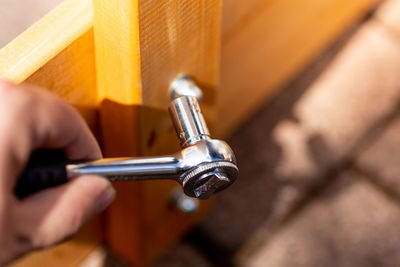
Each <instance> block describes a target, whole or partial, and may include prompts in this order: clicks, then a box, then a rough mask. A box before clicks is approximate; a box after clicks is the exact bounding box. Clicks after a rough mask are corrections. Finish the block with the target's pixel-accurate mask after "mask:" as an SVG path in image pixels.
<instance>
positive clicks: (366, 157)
mask: <svg viewBox="0 0 400 267" xmlns="http://www.w3.org/2000/svg"><path fill="white" fill-rule="evenodd" d="M357 165H358V166H359V168H360V169H362V170H364V171H366V172H368V173H371V174H374V176H375V179H377V181H378V182H379V183H380V184H382V185H384V186H385V187H387V188H390V189H391V190H393V191H395V192H397V194H399V195H400V179H399V178H400V118H398V119H397V120H396V121H394V122H393V123H392V124H391V125H390V126H389V127H388V128H387V129H386V130H385V131H384V133H383V134H382V136H381V137H380V138H378V139H377V140H376V141H375V142H374V143H373V144H371V145H370V146H369V147H368V148H367V149H366V150H365V151H364V152H363V153H362V154H361V155H360V157H359V158H358V160H357Z"/></svg>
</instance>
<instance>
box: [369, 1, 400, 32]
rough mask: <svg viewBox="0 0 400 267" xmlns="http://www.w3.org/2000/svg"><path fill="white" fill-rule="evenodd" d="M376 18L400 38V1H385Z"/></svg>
mask: <svg viewBox="0 0 400 267" xmlns="http://www.w3.org/2000/svg"><path fill="white" fill-rule="evenodd" d="M375 17H376V18H377V19H378V20H380V21H381V22H382V23H383V24H384V25H385V26H387V27H389V29H390V30H393V31H395V32H394V33H395V34H398V36H400V0H387V1H385V2H384V3H383V4H382V6H381V7H380V8H379V9H378V11H377V12H376V15H375Z"/></svg>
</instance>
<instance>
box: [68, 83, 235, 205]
mask: <svg viewBox="0 0 400 267" xmlns="http://www.w3.org/2000/svg"><path fill="white" fill-rule="evenodd" d="M185 80H186V82H187V83H190V85H188V84H186V85H185V82H184V81H182V80H181V81H180V83H179V84H180V86H183V87H185V88H186V89H187V88H189V87H192V88H193V87H194V84H195V83H194V82H193V81H192V80H189V78H188V77H185ZM175 86H176V83H175ZM196 88H197V87H196ZM178 89H179V88H178ZM183 91H185V90H183ZM186 91H187V90H186ZM172 95H175V96H178V97H177V98H176V99H173V100H172V103H171V105H170V107H169V111H170V115H171V118H172V121H173V124H174V126H175V130H176V132H177V135H178V138H179V141H180V144H181V147H182V150H181V151H179V152H177V153H175V154H173V155H166V156H160V157H146V158H117V159H102V160H99V161H93V162H86V163H81V164H68V165H67V174H68V176H69V177H74V176H77V175H81V174H97V175H101V176H104V177H106V178H107V179H109V180H111V181H131V180H151V179H172V180H175V181H177V182H179V183H180V184H181V185H182V187H183V190H184V192H185V194H186V195H188V196H190V197H197V198H200V199H207V198H209V197H210V196H211V195H213V194H214V193H216V192H218V191H221V190H223V189H225V188H226V187H228V186H229V185H231V184H232V183H233V182H234V181H235V180H236V178H237V176H238V168H237V165H236V159H235V155H234V153H233V151H232V150H231V148H230V147H229V146H228V144H226V143H225V142H224V141H221V140H215V139H212V138H211V136H210V132H209V130H208V127H207V124H206V122H205V119H204V117H203V114H202V112H201V109H200V105H199V103H198V100H197V98H196V97H195V96H180V95H179V94H178V93H177V92H176V93H174V94H172Z"/></svg>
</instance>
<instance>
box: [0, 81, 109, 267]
mask: <svg viewBox="0 0 400 267" xmlns="http://www.w3.org/2000/svg"><path fill="white" fill-rule="evenodd" d="M38 148H49V149H62V150H63V151H64V152H65V153H66V155H67V158H68V159H69V160H83V159H85V160H94V159H98V158H100V157H101V152H100V149H99V146H98V144H97V142H96V140H95V139H94V137H93V135H92V134H91V133H90V131H89V129H88V127H87V126H86V124H85V122H84V121H83V119H82V118H81V117H80V115H79V114H78V112H77V111H76V110H75V109H74V108H72V107H71V106H70V105H68V104H67V103H65V102H63V101H62V100H60V99H58V98H57V97H55V96H53V95H52V94H50V93H48V92H46V91H45V90H42V89H38V88H35V87H33V86H29V85H19V86H17V85H13V84H11V83H8V82H4V81H1V80H0V266H3V265H5V264H7V263H8V262H10V261H12V260H13V259H16V258H17V257H19V256H21V255H23V254H25V253H27V252H29V251H32V250H35V249H41V248H46V247H49V246H52V245H54V244H57V243H59V242H62V241H64V240H65V239H66V238H68V237H70V236H71V235H73V234H74V233H76V232H77V231H78V230H79V229H80V228H81V226H82V225H83V224H84V223H85V222H87V220H88V219H89V218H91V217H92V216H94V215H95V214H97V213H99V212H101V211H102V210H104V209H105V208H106V207H107V206H108V205H109V204H110V203H111V202H112V201H113V199H114V197H115V191H114V189H113V188H112V186H111V184H110V182H109V181H107V180H106V179H103V178H101V177H97V176H80V177H77V178H76V179H74V180H72V181H71V182H69V183H68V184H65V185H62V186H59V187H56V188H52V189H47V190H43V191H41V192H38V193H36V194H34V195H32V196H29V197H27V198H24V199H22V200H19V199H17V198H16V197H15V195H14V187H15V184H16V180H17V178H18V177H19V174H20V173H21V172H22V171H23V169H24V167H25V165H26V163H27V161H28V160H29V157H30V154H31V152H32V151H33V150H35V149H38Z"/></svg>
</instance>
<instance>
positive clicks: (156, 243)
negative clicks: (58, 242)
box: [93, 0, 221, 265]
mask: <svg viewBox="0 0 400 267" xmlns="http://www.w3.org/2000/svg"><path fill="white" fill-rule="evenodd" d="M93 3H94V27H95V41H96V55H97V73H98V86H99V94H100V96H101V98H103V99H104V105H103V107H102V114H103V115H102V117H103V120H102V126H103V136H104V148H105V153H106V154H107V155H130V156H132V155H138V154H140V155H150V154H158V155H159V154H163V153H169V152H173V150H176V149H178V146H177V144H178V143H177V141H176V136H175V134H174V132H173V130H172V126H171V123H170V119H169V117H168V114H167V107H168V104H169V102H170V100H169V96H168V87H169V84H170V83H171V82H172V80H173V79H174V78H175V77H177V76H178V74H180V73H188V74H190V75H192V76H193V77H194V78H196V80H197V81H198V82H200V83H202V84H205V85H207V88H215V87H216V85H217V79H218V70H219V43H220V29H219V27H220V14H221V1H220V0H204V1H198V0H163V1H147V0H141V1H134V0H116V1H108V0H95V1H94V2H93ZM206 99H207V104H208V109H207V110H211V109H212V105H213V101H212V89H210V90H209V91H208V92H207V98H206ZM121 134H122V135H121ZM116 186H117V189H118V196H117V199H116V202H115V205H113V208H112V209H111V210H110V212H109V220H108V228H107V229H108V234H107V236H108V241H109V244H110V245H111V247H113V248H114V250H115V251H116V252H117V253H119V255H122V256H123V257H124V258H125V259H126V260H128V261H129V262H130V263H133V264H137V265H142V264H143V263H146V262H148V260H149V259H151V258H154V257H155V256H156V255H158V254H159V253H160V252H161V251H163V250H164V249H165V247H166V246H169V245H171V244H172V243H173V242H174V241H175V240H176V239H177V238H178V237H179V235H180V234H182V233H183V232H184V231H185V230H186V229H188V227H189V226H190V225H192V224H193V223H194V222H195V221H196V220H198V219H199V216H200V214H204V209H201V212H199V213H198V214H195V215H193V216H185V215H182V214H180V213H179V212H177V211H176V210H171V207H170V206H169V203H170V197H171V191H172V189H173V187H175V186H177V184H176V183H165V182H160V181H158V182H157V183H155V182H153V183H152V182H141V183H140V182H137V183H131V184H126V183H124V184H116ZM204 207H205V208H206V207H207V204H206V205H204ZM172 222H174V224H175V225H174V229H171V225H170V223H172ZM171 233H173V234H171Z"/></svg>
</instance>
